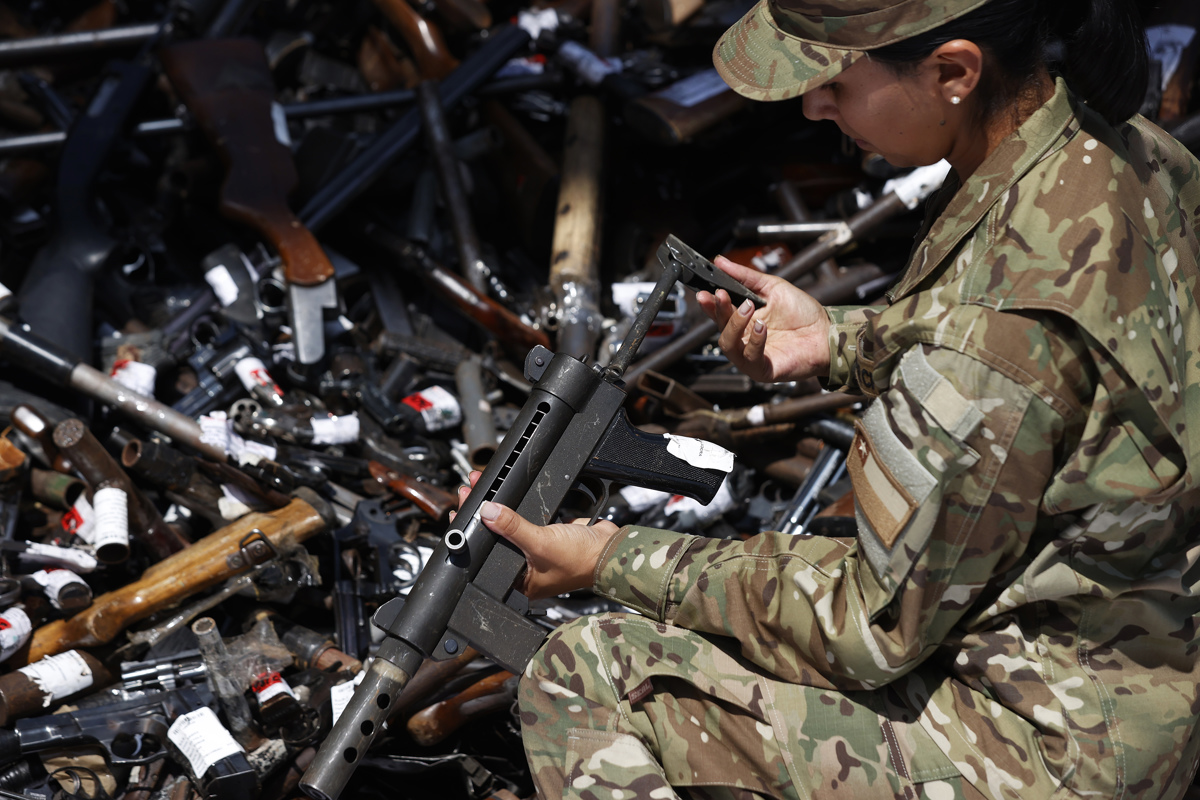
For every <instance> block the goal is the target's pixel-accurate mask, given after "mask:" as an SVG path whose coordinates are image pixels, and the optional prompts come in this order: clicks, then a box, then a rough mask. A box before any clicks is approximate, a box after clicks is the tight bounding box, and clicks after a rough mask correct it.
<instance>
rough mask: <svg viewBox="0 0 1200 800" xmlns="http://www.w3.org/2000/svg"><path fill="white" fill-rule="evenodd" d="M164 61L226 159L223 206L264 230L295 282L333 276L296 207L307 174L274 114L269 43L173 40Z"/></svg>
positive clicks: (225, 211) (304, 283)
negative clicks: (292, 204) (292, 197)
mask: <svg viewBox="0 0 1200 800" xmlns="http://www.w3.org/2000/svg"><path fill="white" fill-rule="evenodd" d="M162 61H163V65H164V67H165V68H166V72H167V76H168V77H169V78H170V79H171V83H172V85H174V87H175V89H176V91H178V92H179V94H180V96H181V97H182V98H183V101H184V102H185V103H186V104H187V107H188V109H189V110H190V111H191V112H192V114H193V115H194V116H195V117H196V120H197V122H199V124H200V127H201V128H202V129H203V130H204V132H205V135H206V136H208V138H209V139H210V140H211V141H212V142H213V144H214V145H215V146H216V147H217V149H218V151H219V152H220V154H221V158H222V160H223V161H224V162H225V169H226V172H225V182H224V184H223V185H222V186H221V200H220V205H219V208H220V210H221V212H222V213H223V214H225V215H226V216H227V217H230V218H231V219H235V220H238V221H239V222H243V223H245V224H246V225H249V226H250V227H252V228H254V229H255V230H257V231H259V232H260V233H261V234H262V235H263V236H265V237H266V238H267V240H268V241H270V242H271V244H272V245H274V247H275V249H276V250H277V251H278V252H279V256H280V258H282V259H283V263H284V270H285V273H286V276H287V280H288V283H294V284H299V285H301V286H313V285H316V284H318V283H321V282H323V281H325V280H327V279H329V278H330V277H332V276H333V266H332V265H331V264H330V263H329V258H328V257H327V256H326V255H325V251H324V250H322V249H321V245H320V244H319V243H318V242H317V240H316V237H314V236H313V235H312V233H311V232H310V231H309V230H308V228H306V227H304V225H303V224H301V222H300V220H299V219H297V218H296V215H295V214H293V213H292V210H291V208H289V207H288V202H287V199H288V195H289V194H291V192H292V190H293V189H294V188H295V187H296V184H297V182H298V180H299V178H298V176H297V174H296V165H295V164H294V163H293V161H292V153H291V150H290V149H288V146H287V144H285V140H281V139H282V134H281V132H279V130H278V128H277V126H278V125H279V124H283V123H282V120H277V119H276V117H275V116H274V112H273V110H272V109H273V105H274V101H275V85H274V83H273V82H272V79H271V71H270V67H269V66H268V65H267V58H266V56H265V55H264V53H263V49H262V46H261V45H260V44H259V43H257V42H255V41H254V40H252V39H204V40H200V41H195V42H187V43H184V44H177V45H172V46H171V47H169V48H167V49H166V50H165V51H164V52H163V54H162Z"/></svg>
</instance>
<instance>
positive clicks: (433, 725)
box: [408, 670, 513, 747]
mask: <svg viewBox="0 0 1200 800" xmlns="http://www.w3.org/2000/svg"><path fill="white" fill-rule="evenodd" d="M512 677H513V674H512V673H511V672H505V671H503V670H501V671H500V672H497V673H495V674H493V675H488V676H487V677H485V678H481V679H479V680H478V681H477V682H475V683H473V684H471V685H470V686H468V687H467V688H466V689H464V690H463V691H461V692H459V693H458V694H457V695H455V696H454V697H451V698H449V699H448V700H443V701H441V702H440V703H434V704H433V705H431V706H429V707H428V708H425V709H422V710H420V711H418V712H417V713H416V714H413V715H412V716H411V717H410V718H409V720H408V732H409V734H411V735H412V737H413V740H414V741H416V743H417V744H420V745H425V746H427V747H428V746H429V745H434V744H437V743H438V742H440V741H442V740H443V739H445V738H446V737H447V736H449V735H450V734H452V733H454V732H455V731H456V730H458V729H459V728H461V727H462V726H463V725H465V724H466V723H468V722H470V721H471V720H472V719H476V718H478V717H481V716H483V715H485V714H490V713H493V712H496V711H501V710H503V709H505V708H508V707H509V706H511V705H512V695H511V694H510V693H509V689H508V687H507V686H506V684H507V682H508V680H509V679H510V678H512Z"/></svg>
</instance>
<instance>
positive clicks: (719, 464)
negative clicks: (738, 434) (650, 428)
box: [663, 433, 733, 472]
mask: <svg viewBox="0 0 1200 800" xmlns="http://www.w3.org/2000/svg"><path fill="white" fill-rule="evenodd" d="M663 436H664V437H666V439H667V452H668V453H670V454H671V455H673V456H675V457H676V458H678V459H680V460H681V461H686V462H687V463H689V464H691V465H692V466H693V467H697V468H699V469H719V470H721V471H722V472H729V471H730V470H732V469H733V452H732V451H730V450H726V449H725V448H724V447H721V445H719V444H713V443H712V442H706V441H704V440H703V439H693V438H691V437H690V436H675V435H674V434H670V433H664V434H663Z"/></svg>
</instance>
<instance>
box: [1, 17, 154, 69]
mask: <svg viewBox="0 0 1200 800" xmlns="http://www.w3.org/2000/svg"><path fill="white" fill-rule="evenodd" d="M161 30H162V23H161V22H149V23H144V24H140V25H122V26H120V27H114V28H106V29H104V30H99V31H79V32H77V33H55V34H51V35H49V36H30V37H29V38H27V39H10V40H8V41H5V42H0V67H4V68H12V67H23V66H28V65H30V64H40V63H42V62H44V61H48V60H54V59H62V58H71V57H73V56H77V55H79V54H80V53H98V52H104V51H107V50H116V49H120V48H122V47H135V46H138V45H142V44H145V43H146V42H147V41H149V40H150V39H153V38H154V37H155V36H158V34H159V32H160V31H161Z"/></svg>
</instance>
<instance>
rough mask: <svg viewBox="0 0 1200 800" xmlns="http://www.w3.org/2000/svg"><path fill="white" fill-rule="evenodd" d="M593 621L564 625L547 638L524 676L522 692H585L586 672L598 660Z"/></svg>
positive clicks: (580, 619) (577, 621)
mask: <svg viewBox="0 0 1200 800" xmlns="http://www.w3.org/2000/svg"><path fill="white" fill-rule="evenodd" d="M593 645H594V640H593V637H592V635H591V632H590V620H589V618H587V617H580V618H579V619H575V620H572V621H570V622H567V623H565V624H563V625H560V626H559V627H558V628H556V629H555V630H554V632H553V633H551V634H550V636H549V637H547V638H546V641H545V642H544V643H543V644H542V646H541V649H539V650H538V651H537V653H536V654H534V656H533V658H532V659H531V660H530V662H529V665H528V666H527V667H525V674H524V675H522V676H521V684H520V695H521V697H527V696H531V695H534V694H547V693H550V694H559V695H561V694H563V693H564V690H565V691H567V692H570V693H572V694H580V693H582V691H583V686H584V683H585V681H584V675H585V674H587V673H590V672H591V671H592V667H593V665H594V664H596V663H598V661H597V658H596V653H595V652H594V646H593Z"/></svg>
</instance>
